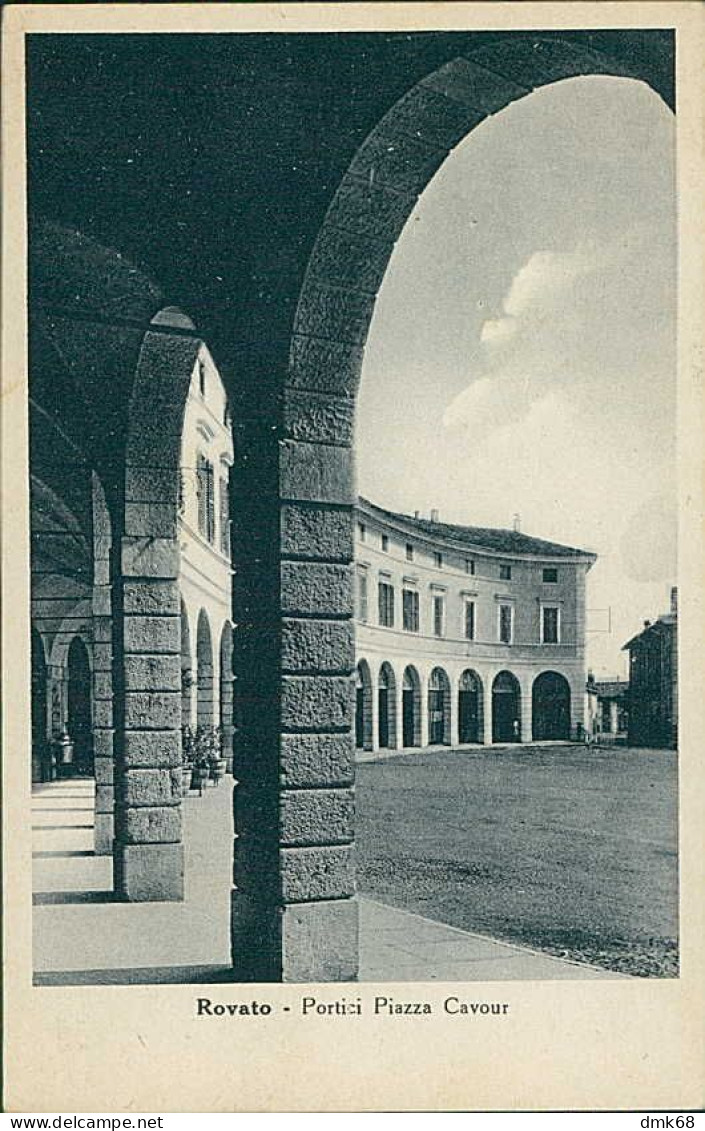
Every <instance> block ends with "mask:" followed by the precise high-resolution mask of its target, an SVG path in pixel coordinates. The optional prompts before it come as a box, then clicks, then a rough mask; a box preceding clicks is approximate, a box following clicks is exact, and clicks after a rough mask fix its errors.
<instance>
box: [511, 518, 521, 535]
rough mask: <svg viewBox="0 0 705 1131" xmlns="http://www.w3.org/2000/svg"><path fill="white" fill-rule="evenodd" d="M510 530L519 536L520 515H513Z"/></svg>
mask: <svg viewBox="0 0 705 1131" xmlns="http://www.w3.org/2000/svg"><path fill="white" fill-rule="evenodd" d="M512 529H513V530H514V533H515V534H521V515H520V514H515V515H514V519H513V521H512Z"/></svg>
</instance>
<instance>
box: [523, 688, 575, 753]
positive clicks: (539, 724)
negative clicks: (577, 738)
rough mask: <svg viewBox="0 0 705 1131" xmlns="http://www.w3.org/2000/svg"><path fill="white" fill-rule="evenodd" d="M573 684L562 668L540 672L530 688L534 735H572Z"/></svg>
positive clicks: (556, 737)
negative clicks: (571, 704)
mask: <svg viewBox="0 0 705 1131" xmlns="http://www.w3.org/2000/svg"><path fill="white" fill-rule="evenodd" d="M570 719H571V715H570V684H569V683H568V680H567V679H566V678H565V676H564V675H561V674H560V672H553V671H547V672H541V674H540V675H537V677H536V679H535V680H534V683H533V687H532V689H531V727H532V738H533V739H534V741H537V742H540V741H541V740H543V739H548V740H554V741H557V740H567V739H569V738H570Z"/></svg>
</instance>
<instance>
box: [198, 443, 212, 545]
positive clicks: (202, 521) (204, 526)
mask: <svg viewBox="0 0 705 1131" xmlns="http://www.w3.org/2000/svg"><path fill="white" fill-rule="evenodd" d="M196 491H197V494H198V530H199V533H200V534H202V535H203V537H204V538H207V539H208V541H209V542H212V541H213V540H214V538H215V473H214V470H213V464H212V463H211V462H210V460H207V459H206V457H205V456H203V455H201V454H200V453H199V455H198V460H197V465H196Z"/></svg>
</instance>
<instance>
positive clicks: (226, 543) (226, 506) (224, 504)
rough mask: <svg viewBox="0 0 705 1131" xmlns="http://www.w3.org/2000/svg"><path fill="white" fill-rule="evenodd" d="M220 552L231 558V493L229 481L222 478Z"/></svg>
mask: <svg viewBox="0 0 705 1131" xmlns="http://www.w3.org/2000/svg"><path fill="white" fill-rule="evenodd" d="M219 514H220V552H221V553H222V554H224V555H225V557H226V558H229V557H230V493H229V484H228V480H227V478H226V477H225V476H224V475H221V477H220V512H219Z"/></svg>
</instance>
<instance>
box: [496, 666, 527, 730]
mask: <svg viewBox="0 0 705 1131" xmlns="http://www.w3.org/2000/svg"><path fill="white" fill-rule="evenodd" d="M521 739H522V734H521V687H520V684H519V680H518V679H517V677H516V676H515V675H514V673H513V672H507V671H504V672H499V674H498V675H496V676H495V678H494V682H493V684H492V741H493V742H521Z"/></svg>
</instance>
